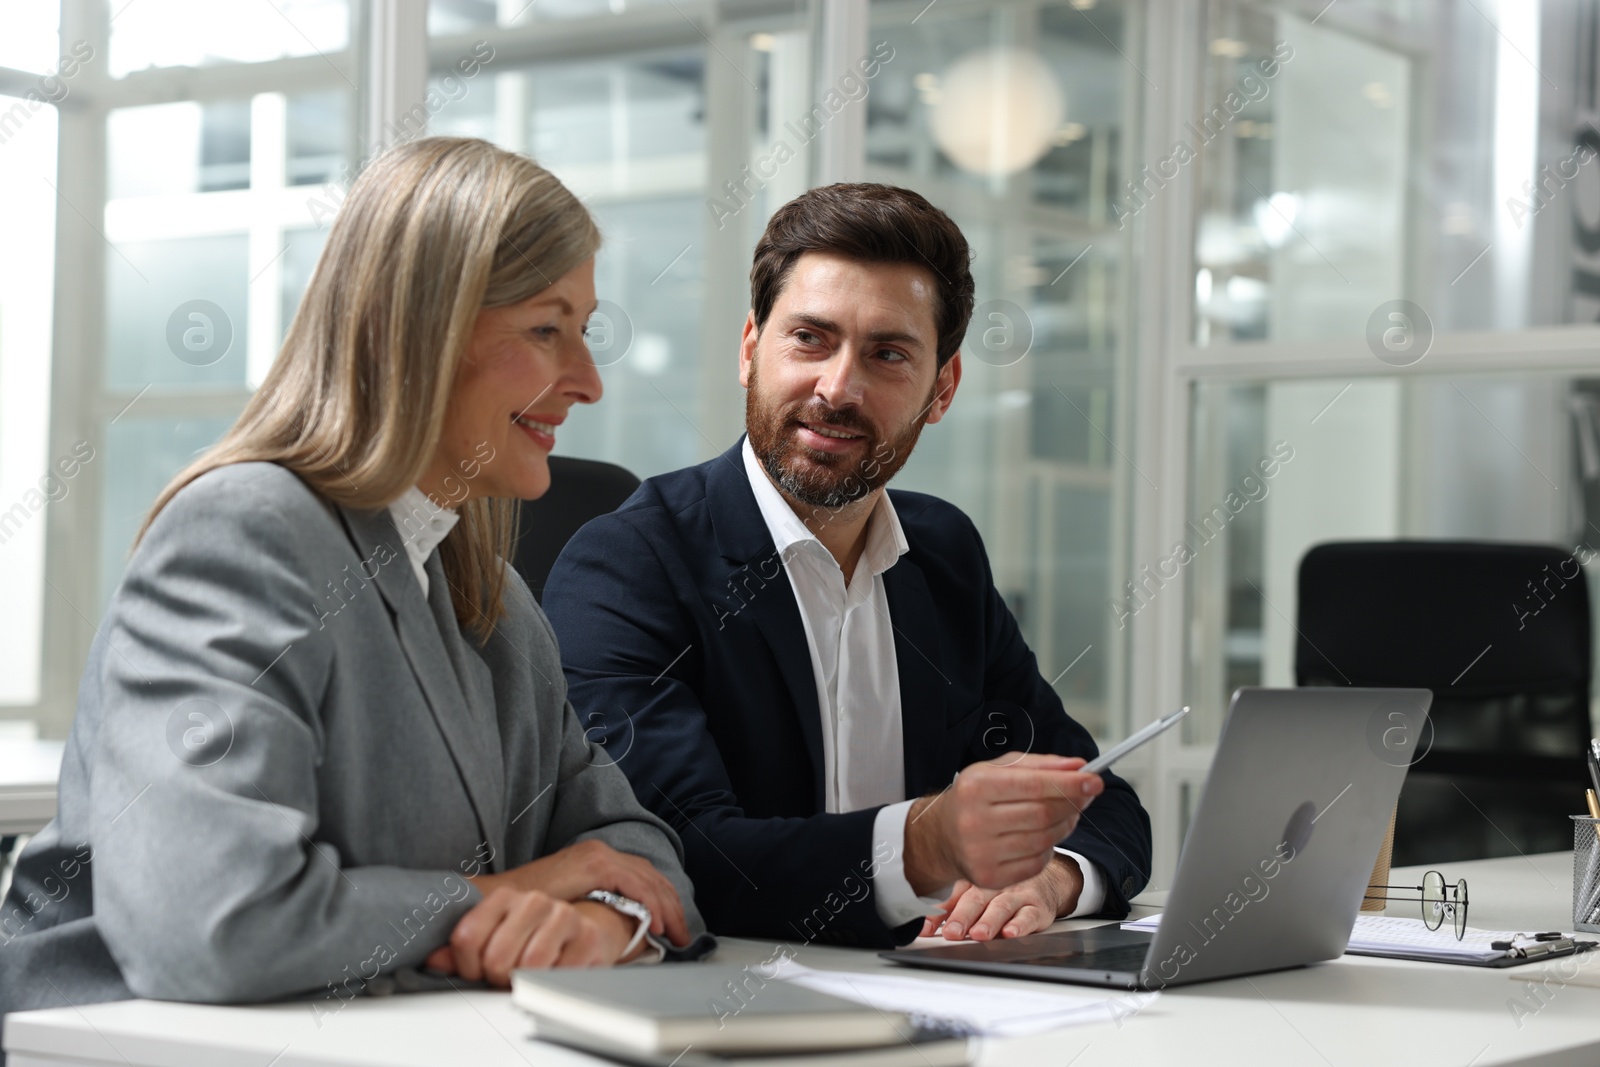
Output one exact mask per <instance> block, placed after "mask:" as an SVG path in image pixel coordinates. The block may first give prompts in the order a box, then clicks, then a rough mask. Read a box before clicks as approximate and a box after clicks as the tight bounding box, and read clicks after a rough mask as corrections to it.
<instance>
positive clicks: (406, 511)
mask: <svg viewBox="0 0 1600 1067" xmlns="http://www.w3.org/2000/svg"><path fill="white" fill-rule="evenodd" d="M389 515H390V517H391V518H393V519H394V525H395V528H396V529H397V530H399V531H400V540H401V542H402V543H403V544H404V545H405V550H406V558H407V559H409V560H410V561H411V570H412V573H414V574H415V575H416V576H417V584H418V585H420V586H422V597H423V599H424V600H426V599H427V597H428V572H427V571H426V570H425V569H424V568H423V564H424V563H426V562H427V561H428V557H429V556H431V555H433V551H434V549H436V548H438V547H439V542H440V541H443V540H444V536H445V534H447V533H449V532H450V529H451V527H453V526H454V525H455V524H456V522H457V521H458V520H459V519H460V518H461V516H460V515H458V514H456V511H455V509H454V508H446V507H440V506H439V505H438V504H435V503H434V502H433V500H432V499H431V498H430V497H429V496H428V494H427V493H424V492H423V491H422V490H421V489H418V488H417V487H416V486H414V485H413V486H411V488H409V489H407V490H406V491H405V492H404V493H401V494H400V498H399V499H398V500H396V501H395V502H394V503H392V504H390V505H389Z"/></svg>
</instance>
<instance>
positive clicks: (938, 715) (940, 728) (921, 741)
mask: <svg viewBox="0 0 1600 1067" xmlns="http://www.w3.org/2000/svg"><path fill="white" fill-rule="evenodd" d="M883 588H884V592H885V593H886V594H887V596H888V598H889V620H890V623H891V624H892V625H893V626H894V656H895V664H896V668H897V669H898V671H899V674H900V723H901V730H902V733H903V739H902V741H903V749H904V752H905V765H906V766H905V782H906V797H907V798H908V799H909V798H911V797H920V796H923V795H924V794H927V793H932V792H937V791H938V790H940V789H943V788H944V787H945V786H947V785H949V784H950V783H949V782H947V781H942V780H939V777H938V768H939V767H940V766H941V765H942V764H943V762H944V761H943V760H942V759H941V758H940V749H941V747H942V742H943V741H944V736H945V693H946V692H947V690H948V689H949V686H950V682H949V679H947V678H946V677H945V676H944V674H943V673H942V672H941V671H940V669H939V663H940V662H941V661H942V660H943V659H944V656H943V655H942V653H941V650H940V647H939V625H938V616H937V614H936V613H935V611H934V606H933V596H932V594H931V593H929V591H928V579H927V576H926V575H924V574H923V573H922V568H921V567H919V566H917V565H916V564H915V563H913V562H912V561H911V557H910V555H904V556H901V557H900V559H899V560H898V561H896V563H895V565H894V566H892V567H890V568H889V569H888V570H886V571H884V572H883Z"/></svg>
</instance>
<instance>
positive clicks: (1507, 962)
mask: <svg viewBox="0 0 1600 1067" xmlns="http://www.w3.org/2000/svg"><path fill="white" fill-rule="evenodd" d="M1160 926H1161V916H1159V915H1151V916H1148V917H1146V918H1143V919H1135V920H1133V921H1132V922H1125V923H1123V924H1122V928H1123V929H1124V930H1147V931H1150V932H1152V933H1153V932H1154V931H1155V930H1157V929H1159V928H1160ZM1496 942H1500V947H1498V948H1497V947H1495V943H1496ZM1506 945H1509V946H1510V947H1509V948H1508V947H1506ZM1593 945H1594V942H1592V941H1577V942H1574V941H1573V940H1572V939H1571V938H1563V939H1561V940H1558V941H1536V940H1534V939H1533V937H1532V935H1529V934H1527V933H1524V932H1519V931H1513V930H1478V929H1474V928H1473V927H1471V926H1469V927H1467V928H1466V931H1465V933H1463V934H1462V936H1461V939H1460V940H1457V939H1456V932H1455V930H1454V929H1453V928H1451V927H1449V926H1441V927H1440V928H1439V929H1437V930H1430V929H1428V928H1427V926H1425V925H1424V924H1423V922H1422V920H1421V919H1403V918H1399V917H1397V916H1392V915H1358V916H1356V925H1355V928H1354V929H1353V930H1351V931H1350V944H1349V947H1347V948H1346V949H1345V952H1346V954H1348V955H1352V956H1381V957H1384V958H1386V959H1395V960H1421V961H1422V962H1424V963H1457V964H1462V965H1465V966H1468V967H1517V966H1521V965H1522V964H1524V963H1537V962H1539V961H1540V960H1548V959H1555V958H1556V957H1559V956H1570V955H1572V954H1573V953H1574V952H1586V951H1588V950H1589V948H1591V947H1593Z"/></svg>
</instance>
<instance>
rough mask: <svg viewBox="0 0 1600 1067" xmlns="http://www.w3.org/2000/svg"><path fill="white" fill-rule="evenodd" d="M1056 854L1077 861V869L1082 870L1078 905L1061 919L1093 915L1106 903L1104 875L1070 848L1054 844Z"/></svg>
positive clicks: (1087, 859)
mask: <svg viewBox="0 0 1600 1067" xmlns="http://www.w3.org/2000/svg"><path fill="white" fill-rule="evenodd" d="M1056 855H1058V856H1067V857H1070V858H1071V859H1074V860H1076V861H1077V863H1078V870H1080V871H1082V872H1083V889H1082V890H1081V891H1080V892H1079V893H1078V906H1077V907H1075V908H1073V909H1072V913H1071V914H1069V915H1063V916H1061V917H1062V918H1063V919H1076V918H1079V917H1080V916H1084V915H1093V914H1094V913H1095V912H1097V911H1099V910H1100V909H1101V908H1102V907H1104V906H1105V903H1106V876H1105V874H1104V872H1102V871H1101V870H1100V868H1099V867H1096V866H1095V865H1094V863H1093V862H1091V861H1090V860H1089V858H1088V857H1086V856H1083V855H1081V854H1080V853H1077V852H1074V851H1072V850H1071V849H1070V848H1062V847H1061V846H1060V845H1057V846H1056Z"/></svg>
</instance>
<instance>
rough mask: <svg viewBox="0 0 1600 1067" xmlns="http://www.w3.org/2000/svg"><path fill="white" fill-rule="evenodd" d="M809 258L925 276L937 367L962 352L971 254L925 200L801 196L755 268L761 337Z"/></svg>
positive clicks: (780, 215) (873, 186)
mask: <svg viewBox="0 0 1600 1067" xmlns="http://www.w3.org/2000/svg"><path fill="white" fill-rule="evenodd" d="M807 252H832V253H834V254H835V255H840V256H844V257H846V258H848V259H856V260H860V261H862V262H864V263H910V264H912V265H914V266H918V267H923V268H925V269H927V270H928V271H930V272H931V273H932V274H933V280H934V285H935V292H936V294H937V297H938V304H937V306H936V307H935V309H934V326H935V328H936V329H937V330H938V334H939V337H938V352H939V366H940V367H941V368H942V367H943V366H944V365H945V364H946V363H947V362H949V360H950V357H951V356H953V355H955V353H956V349H958V348H960V347H961V340H962V338H963V337H965V336H966V333H967V322H968V320H970V319H971V318H972V300H973V295H972V294H973V283H972V270H971V268H970V265H969V264H970V263H971V260H972V253H971V251H970V250H969V249H968V247H967V239H966V238H965V237H963V236H962V234H961V229H960V228H959V227H958V226H956V224H955V222H954V221H952V220H951V218H950V216H949V215H946V214H945V213H944V212H943V211H940V210H939V209H938V208H936V207H934V206H933V205H932V204H930V203H928V201H927V200H926V199H925V198H923V197H922V196H921V195H920V194H918V193H914V192H912V191H911V190H910V189H901V188H899V187H898V186H893V185H879V184H877V183H876V182H840V183H838V184H836V185H824V186H822V187H821V188H818V189H812V190H809V191H808V192H805V193H802V194H800V195H799V196H797V197H795V198H794V199H793V200H791V201H789V202H788V203H787V204H785V205H783V206H782V207H780V208H779V209H778V210H777V211H776V212H774V213H773V216H772V218H771V219H770V220H769V221H768V222H767V229H766V232H765V233H763V234H762V235H761V240H760V241H758V242H756V255H755V262H754V263H752V264H751V266H750V308H751V310H752V311H754V312H755V317H756V329H757V330H760V329H761V328H763V327H764V326H766V324H767V316H768V315H770V314H771V313H772V305H773V304H775V303H776V302H777V300H778V293H779V292H781V291H782V290H783V287H784V284H785V283H786V282H788V280H789V273H790V271H792V270H793V269H794V264H795V261H796V260H798V259H799V258H800V257H801V256H802V255H804V254H805V253H807Z"/></svg>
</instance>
